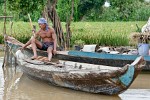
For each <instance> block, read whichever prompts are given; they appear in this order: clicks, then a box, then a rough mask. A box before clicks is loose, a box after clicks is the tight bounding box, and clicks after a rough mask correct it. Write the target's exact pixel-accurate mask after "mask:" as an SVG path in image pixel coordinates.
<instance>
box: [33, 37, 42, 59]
mask: <svg viewBox="0 0 150 100" xmlns="http://www.w3.org/2000/svg"><path fill="white" fill-rule="evenodd" d="M31 45H32V50H33V54H34V56H33V57H31V59H36V58H37V51H36V48H37V47H39V48H42V43H41V42H39V41H38V40H36V39H35V38H32V39H31Z"/></svg>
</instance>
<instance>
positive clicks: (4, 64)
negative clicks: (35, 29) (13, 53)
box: [2, 0, 8, 67]
mask: <svg viewBox="0 0 150 100" xmlns="http://www.w3.org/2000/svg"><path fill="white" fill-rule="evenodd" d="M4 2H5V3H4V16H5V17H4V29H3V36H4V42H5V39H6V0H5V1H4ZM4 46H5V53H4V60H3V65H2V67H4V66H6V55H7V49H8V48H7V46H6V44H5V43H4Z"/></svg>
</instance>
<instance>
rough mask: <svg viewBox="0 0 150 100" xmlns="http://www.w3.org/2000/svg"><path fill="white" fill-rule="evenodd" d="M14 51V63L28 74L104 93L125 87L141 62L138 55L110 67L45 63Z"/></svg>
mask: <svg viewBox="0 0 150 100" xmlns="http://www.w3.org/2000/svg"><path fill="white" fill-rule="evenodd" d="M18 55H19V56H17V57H18V58H17V59H18V60H17V61H18V64H19V65H20V67H21V69H22V71H23V73H25V74H26V75H27V76H29V77H32V78H36V79H40V80H42V81H46V82H49V83H51V84H54V85H57V86H61V87H67V88H71V89H75V90H81V91H86V92H91V93H100V94H107V95H115V94H119V93H122V92H124V91H125V90H126V89H128V88H129V86H130V85H131V84H132V82H133V81H134V79H135V78H136V77H137V75H138V74H139V72H140V71H141V70H142V68H143V66H144V59H143V58H142V57H138V58H137V59H136V60H135V61H134V62H133V63H132V64H130V65H129V64H128V65H126V66H124V67H111V66H104V65H95V64H87V63H79V62H78V63H76V62H71V61H64V60H59V62H57V63H55V62H53V63H49V64H45V63H44V62H43V61H39V60H28V58H24V57H26V55H24V53H22V52H19V53H18ZM21 55H24V56H22V57H20V56H21Z"/></svg>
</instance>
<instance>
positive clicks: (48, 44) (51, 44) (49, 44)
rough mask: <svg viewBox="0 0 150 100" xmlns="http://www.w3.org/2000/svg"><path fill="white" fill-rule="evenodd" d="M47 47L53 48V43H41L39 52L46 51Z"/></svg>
mask: <svg viewBox="0 0 150 100" xmlns="http://www.w3.org/2000/svg"><path fill="white" fill-rule="evenodd" d="M48 47H52V48H54V42H42V48H41V50H45V51H46V50H47V49H48Z"/></svg>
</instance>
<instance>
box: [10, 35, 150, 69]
mask: <svg viewBox="0 0 150 100" xmlns="http://www.w3.org/2000/svg"><path fill="white" fill-rule="evenodd" d="M7 44H8V45H9V47H10V48H13V50H14V51H16V50H17V49H18V48H19V47H20V46H22V45H23V43H21V42H19V41H18V40H16V39H15V38H13V37H9V38H8V40H7ZM25 51H27V52H26V53H27V55H28V56H32V55H33V52H32V50H31V49H29V48H27V49H25ZM37 53H38V55H39V56H45V57H47V52H44V51H41V50H37ZM53 57H54V58H57V59H61V60H68V61H74V62H82V63H89V64H100V65H107V66H112V67H120V66H125V65H126V64H130V63H132V62H133V61H134V60H135V59H136V58H137V57H139V55H121V54H102V53H95V52H83V51H58V54H56V55H55V56H53ZM144 60H145V61H146V65H145V66H144V68H143V70H144V71H150V56H144Z"/></svg>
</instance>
